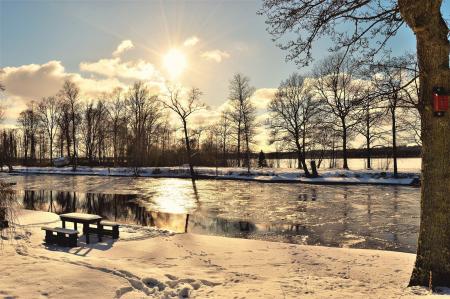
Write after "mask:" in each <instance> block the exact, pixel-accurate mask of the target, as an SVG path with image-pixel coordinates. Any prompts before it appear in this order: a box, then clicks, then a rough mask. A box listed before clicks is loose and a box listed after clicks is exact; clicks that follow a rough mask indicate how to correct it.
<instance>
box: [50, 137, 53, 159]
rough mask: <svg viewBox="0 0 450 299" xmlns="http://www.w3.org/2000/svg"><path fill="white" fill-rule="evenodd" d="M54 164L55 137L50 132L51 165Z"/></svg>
mask: <svg viewBox="0 0 450 299" xmlns="http://www.w3.org/2000/svg"><path fill="white" fill-rule="evenodd" d="M52 165H53V137H52V136H51V134H50V166H52Z"/></svg>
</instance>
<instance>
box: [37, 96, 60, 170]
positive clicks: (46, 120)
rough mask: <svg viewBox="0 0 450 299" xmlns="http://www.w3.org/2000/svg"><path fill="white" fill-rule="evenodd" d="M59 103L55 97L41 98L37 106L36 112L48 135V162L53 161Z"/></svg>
mask: <svg viewBox="0 0 450 299" xmlns="http://www.w3.org/2000/svg"><path fill="white" fill-rule="evenodd" d="M58 108H59V105H58V100H57V98H56V97H47V98H42V99H41V101H40V102H39V103H38V106H37V113H38V115H39V118H40V121H41V123H42V125H43V127H44V130H45V132H46V134H47V136H48V140H49V142H50V144H49V150H50V164H52V163H53V141H54V139H55V136H56V131H57V127H58V122H59V115H60V114H59V111H58Z"/></svg>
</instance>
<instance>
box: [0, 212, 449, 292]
mask: <svg viewBox="0 0 450 299" xmlns="http://www.w3.org/2000/svg"><path fill="white" fill-rule="evenodd" d="M18 212H19V213H18V214H19V215H18V222H20V223H21V224H22V225H21V226H20V227H17V230H16V236H15V237H13V238H12V240H13V241H4V243H3V245H4V249H3V251H2V252H1V253H0V254H1V255H2V257H5V258H2V259H0V266H1V267H2V269H3V270H2V271H3V274H4V275H2V276H1V277H0V290H1V292H2V293H0V294H1V295H4V296H11V297H14V298H15V297H17V298H40V297H49V298H85V297H86V296H87V294H89V296H90V297H92V298H121V299H131V298H144V297H145V298H170V297H177V298H179V297H183V298H184V297H196V298H236V297H237V298H299V297H301V298H324V297H330V296H331V297H333V298H362V297H366V298H400V297H406V298H416V297H417V298H424V297H432V298H445V297H446V296H445V294H450V290H449V289H442V290H439V293H433V294H432V293H431V292H430V291H428V290H427V289H426V288H421V287H419V288H418V287H413V288H407V283H408V279H409V276H410V274H411V270H412V267H413V264H414V260H415V255H414V254H410V253H400V252H391V251H382V250H370V249H351V248H333V247H322V246H308V245H295V244H286V243H279V242H267V241H260V240H245V239H236V238H227V237H217V236H204V235H197V234H193V233H187V234H173V233H170V232H167V231H162V230H158V229H152V228H149V229H148V230H140V229H139V228H137V227H134V226H125V225H124V226H121V229H120V230H121V232H120V238H119V239H118V240H116V241H112V240H111V239H105V240H103V242H98V243H97V242H94V243H92V244H89V245H86V244H85V243H84V241H83V238H84V237H80V239H79V242H78V245H77V247H74V248H64V247H58V246H55V245H47V244H45V243H43V238H44V233H43V231H41V230H40V224H41V223H44V222H50V223H52V224H51V225H55V226H56V225H59V224H60V222H59V219H58V217H57V215H56V214H53V213H49V212H39V211H30V210H19V211H18ZM95 241H96V240H95ZM43 260H44V261H45V262H42V261H43ZM30 272H32V273H33V275H31V276H30V275H27V274H29V273H30ZM24 278H25V279H26V283H18V282H19V281H23V279H24ZM184 295H187V296H184Z"/></svg>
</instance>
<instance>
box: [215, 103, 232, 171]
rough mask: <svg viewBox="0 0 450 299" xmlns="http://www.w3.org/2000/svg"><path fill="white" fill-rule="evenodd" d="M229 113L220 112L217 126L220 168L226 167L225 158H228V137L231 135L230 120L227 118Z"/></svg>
mask: <svg viewBox="0 0 450 299" xmlns="http://www.w3.org/2000/svg"><path fill="white" fill-rule="evenodd" d="M229 113H230V112H229V111H222V114H221V115H220V120H219V122H218V124H217V130H218V134H219V140H220V148H221V151H222V166H227V165H228V162H227V157H228V146H229V145H228V142H229V139H228V136H229V135H230V133H231V120H230V116H229Z"/></svg>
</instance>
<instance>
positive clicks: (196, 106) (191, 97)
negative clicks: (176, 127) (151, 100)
mask: <svg viewBox="0 0 450 299" xmlns="http://www.w3.org/2000/svg"><path fill="white" fill-rule="evenodd" d="M201 95H202V92H201V91H200V89H198V88H191V89H190V90H189V92H188V93H187V95H185V96H183V95H182V90H181V88H180V87H178V86H167V96H166V100H165V101H163V102H162V103H163V105H164V107H166V108H167V109H170V110H171V111H173V112H174V113H175V114H176V115H177V116H178V117H179V119H180V121H181V123H182V126H183V134H184V145H185V148H186V155H187V159H188V163H189V172H190V174H191V178H192V179H193V180H194V179H195V171H194V164H193V161H192V148H191V142H190V138H189V134H188V118H189V116H191V115H192V114H193V113H194V112H196V111H200V110H203V109H205V108H206V106H205V105H204V104H202V103H201V102H200V97H201Z"/></svg>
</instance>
